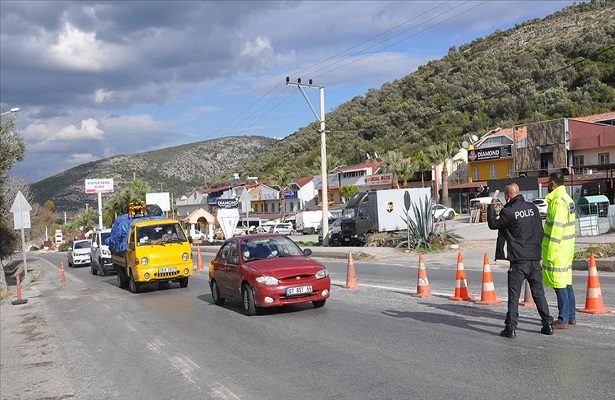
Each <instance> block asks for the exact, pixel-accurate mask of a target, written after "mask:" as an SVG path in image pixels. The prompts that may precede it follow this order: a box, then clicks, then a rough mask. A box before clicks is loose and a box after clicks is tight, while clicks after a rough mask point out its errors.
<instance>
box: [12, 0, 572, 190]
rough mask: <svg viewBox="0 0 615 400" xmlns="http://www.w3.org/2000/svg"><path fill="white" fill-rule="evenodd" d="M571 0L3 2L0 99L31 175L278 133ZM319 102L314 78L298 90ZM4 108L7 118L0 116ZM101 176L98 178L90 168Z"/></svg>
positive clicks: (24, 169)
mask: <svg viewBox="0 0 615 400" xmlns="http://www.w3.org/2000/svg"><path fill="white" fill-rule="evenodd" d="M572 3H573V2H572V1H531V0H527V1H504V0H501V1H498V0H491V1H332V2H328V1H306V2H299V1H291V2H284V1H268V2H266V1H262V2H261V1H248V2H239V1H236V2H230V1H221V2H215V1H209V2H206V1H187V2H182V1H174V2H166V1H152V2H148V1H134V2H119V1H117V2H94V1H93V2H89V1H78V2H77V1H63V2H61V1H42V2H36V1H4V0H3V1H2V2H0V101H1V105H2V108H3V109H4V110H7V109H10V108H13V107H19V108H20V112H19V113H18V114H16V115H17V118H18V127H19V129H20V130H21V132H22V134H23V136H24V138H25V140H26V143H27V153H26V157H25V159H24V161H22V162H20V163H18V164H16V165H15V166H14V167H13V169H12V170H11V172H12V173H13V174H15V175H17V176H21V177H24V178H25V179H26V180H27V181H28V182H36V181H38V180H41V179H44V178H46V177H49V176H51V175H54V174H56V173H59V172H61V171H64V170H66V169H69V168H71V167H74V166H76V165H80V164H83V163H86V162H90V161H95V160H98V159H101V158H106V157H110V156H114V155H119V154H134V153H140V152H143V151H148V150H154V149H160V148H165V147H170V146H175V145H179V144H185V143H192V142H198V141H202V140H207V139H213V138H217V137H223V136H238V135H262V136H269V137H275V138H284V137H286V136H288V135H290V134H292V133H294V132H296V131H297V130H298V129H300V128H302V127H304V126H306V125H307V124H309V123H310V122H313V121H314V115H313V114H312V112H311V110H310V108H309V106H308V105H307V103H306V101H305V99H304V98H303V96H302V95H301V93H300V92H299V91H298V89H297V88H296V87H294V86H287V85H285V84H284V79H285V77H286V76H290V77H291V79H292V80H293V81H295V80H296V79H297V78H299V77H301V78H302V79H303V81H304V82H305V81H307V79H309V78H312V79H313V80H314V83H315V84H316V85H322V86H324V87H325V108H326V111H327V112H329V111H331V110H333V109H335V108H336V107H337V106H339V105H340V104H342V103H344V102H346V101H349V100H350V99H352V98H353V97H355V96H362V95H364V94H365V93H366V92H367V91H368V90H369V89H371V88H374V89H379V88H380V87H381V86H382V85H383V84H384V83H386V82H391V81H393V80H395V79H398V78H401V77H403V76H405V75H408V74H410V73H412V72H413V71H415V70H416V69H417V67H419V66H420V65H424V64H426V63H427V62H428V61H429V60H433V59H439V58H441V57H442V56H443V55H445V54H446V53H447V51H448V50H449V48H450V47H452V46H457V47H459V46H460V45H462V44H465V43H469V42H471V41H472V40H474V39H476V38H479V37H484V36H487V35H489V34H490V33H492V32H494V31H495V30H497V29H501V30H505V29H508V28H511V27H514V25H515V24H517V23H521V22H524V21H526V20H528V19H533V18H543V17H545V16H547V15H549V14H551V13H553V12H556V11H559V10H561V9H563V8H564V7H566V6H567V5H571V4H572ZM307 94H308V95H309V96H310V101H311V103H312V104H313V106H314V107H315V108H316V110H318V108H319V99H318V90H308V91H307ZM5 118H6V117H5ZM92 178H103V177H92Z"/></svg>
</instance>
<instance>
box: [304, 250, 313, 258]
mask: <svg viewBox="0 0 615 400" xmlns="http://www.w3.org/2000/svg"><path fill="white" fill-rule="evenodd" d="M303 255H304V256H306V257H309V256H311V255H312V249H303Z"/></svg>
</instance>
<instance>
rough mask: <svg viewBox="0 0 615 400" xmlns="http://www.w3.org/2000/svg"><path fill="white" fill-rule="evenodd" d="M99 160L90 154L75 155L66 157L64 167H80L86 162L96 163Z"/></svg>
mask: <svg viewBox="0 0 615 400" xmlns="http://www.w3.org/2000/svg"><path fill="white" fill-rule="evenodd" d="M98 159H99V158H98V157H96V156H94V155H92V154H90V153H75V154H71V155H69V156H68V157H66V165H68V166H69V168H70V167H74V166H75V165H81V164H85V163H88V162H92V161H96V160H98Z"/></svg>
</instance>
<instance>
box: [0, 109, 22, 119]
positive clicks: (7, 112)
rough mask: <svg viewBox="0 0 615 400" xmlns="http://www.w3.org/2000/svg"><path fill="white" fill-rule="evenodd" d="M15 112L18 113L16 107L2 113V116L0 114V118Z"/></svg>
mask: <svg viewBox="0 0 615 400" xmlns="http://www.w3.org/2000/svg"><path fill="white" fill-rule="evenodd" d="M16 112H19V108H18V107H15V108H11V109H10V110H9V111H5V112H3V113H2V114H0V117H4V116H5V115H9V114H12V113H16Z"/></svg>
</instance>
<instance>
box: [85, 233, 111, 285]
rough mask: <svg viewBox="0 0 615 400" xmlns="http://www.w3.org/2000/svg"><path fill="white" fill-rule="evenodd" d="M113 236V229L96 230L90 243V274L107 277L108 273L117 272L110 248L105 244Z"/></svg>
mask: <svg viewBox="0 0 615 400" xmlns="http://www.w3.org/2000/svg"><path fill="white" fill-rule="evenodd" d="M110 235H111V229H95V230H94V234H93V235H92V243H90V256H91V257H90V260H91V263H90V273H91V274H92V275H96V274H98V275H100V276H105V275H107V273H110V272H115V268H114V267H113V262H112V261H111V252H110V251H109V246H107V244H106V243H105V241H106V240H107V238H108V237H109V236H110Z"/></svg>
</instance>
